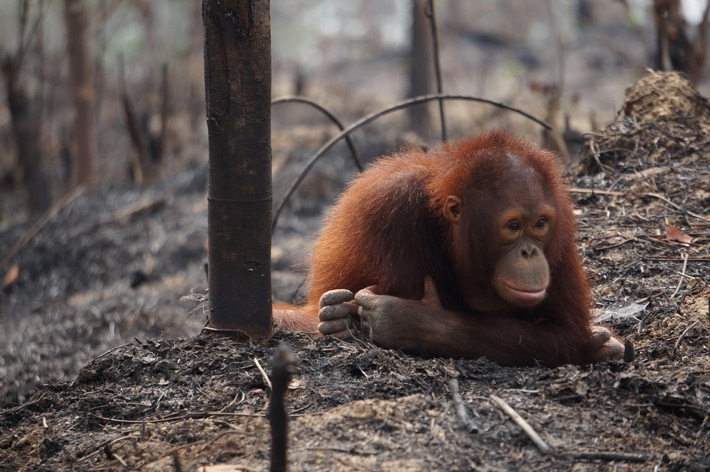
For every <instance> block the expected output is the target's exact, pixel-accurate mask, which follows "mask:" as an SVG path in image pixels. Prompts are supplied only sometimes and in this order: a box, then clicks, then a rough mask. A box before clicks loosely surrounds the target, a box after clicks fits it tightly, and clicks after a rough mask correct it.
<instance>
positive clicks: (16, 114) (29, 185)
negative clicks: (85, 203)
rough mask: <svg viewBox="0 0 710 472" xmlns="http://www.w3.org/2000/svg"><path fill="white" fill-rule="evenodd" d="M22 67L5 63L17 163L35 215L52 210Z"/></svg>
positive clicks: (7, 60)
mask: <svg viewBox="0 0 710 472" xmlns="http://www.w3.org/2000/svg"><path fill="white" fill-rule="evenodd" d="M20 64H21V62H20V59H19V58H17V57H15V58H13V57H9V56H8V57H5V58H3V61H2V73H3V76H4V77H5V86H6V90H7V103H8V108H9V109H10V117H11V119H12V132H13V135H14V138H15V146H16V147H17V159H18V161H19V162H20V164H21V168H22V174H23V180H24V183H25V188H26V189H27V206H28V209H29V211H30V212H31V213H36V212H42V211H45V210H46V209H48V208H49V205H50V203H51V198H50V195H49V188H48V182H47V177H46V175H45V172H44V167H43V165H42V152H41V150H40V146H39V142H40V141H39V126H38V124H39V116H38V113H37V110H36V108H35V107H34V106H33V104H32V101H31V100H30V99H29V98H28V97H27V93H26V92H25V90H24V89H23V88H22V86H21V85H20V83H19V74H20V67H21V66H20Z"/></svg>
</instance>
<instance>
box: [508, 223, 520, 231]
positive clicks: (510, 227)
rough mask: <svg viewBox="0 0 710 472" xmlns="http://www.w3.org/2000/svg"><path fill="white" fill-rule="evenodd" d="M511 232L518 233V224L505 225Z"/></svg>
mask: <svg viewBox="0 0 710 472" xmlns="http://www.w3.org/2000/svg"><path fill="white" fill-rule="evenodd" d="M506 226H507V227H508V229H509V230H511V231H520V223H519V222H517V221H511V222H510V223H508V224H507V225H506Z"/></svg>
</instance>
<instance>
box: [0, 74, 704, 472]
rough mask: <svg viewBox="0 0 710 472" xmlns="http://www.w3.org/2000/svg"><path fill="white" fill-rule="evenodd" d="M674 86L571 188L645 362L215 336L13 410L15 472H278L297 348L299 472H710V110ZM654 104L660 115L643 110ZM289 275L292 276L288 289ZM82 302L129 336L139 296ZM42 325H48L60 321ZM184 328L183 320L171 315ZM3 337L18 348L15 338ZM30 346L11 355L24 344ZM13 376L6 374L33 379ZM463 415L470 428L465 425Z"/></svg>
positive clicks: (123, 358) (596, 280) (163, 349)
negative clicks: (277, 379) (280, 423)
mask: <svg viewBox="0 0 710 472" xmlns="http://www.w3.org/2000/svg"><path fill="white" fill-rule="evenodd" d="M654 77H655V78H656V79H654V80H652V79H653V78H654ZM675 80H676V78H674V76H672V75H667V74H662V75H658V74H649V75H647V76H646V77H645V78H644V79H642V80H641V82H639V83H638V84H636V85H635V86H634V87H632V88H631V89H630V92H629V95H628V98H629V101H628V102H627V103H626V104H625V106H624V109H627V110H628V111H627V112H625V114H624V117H623V118H622V119H621V120H620V121H618V122H616V123H613V124H611V125H609V126H608V127H607V128H606V129H605V130H604V131H603V132H602V133H600V134H599V135H595V136H590V137H589V141H588V146H587V150H586V151H585V154H583V155H582V162H583V163H584V167H594V169H595V172H594V173H589V172H579V173H577V174H576V175H574V176H572V177H571V187H572V188H571V192H572V195H573V197H574V199H575V200H576V202H577V206H578V212H577V214H578V220H579V236H578V242H579V246H580V251H581V253H582V254H583V257H584V264H585V267H586V269H587V273H588V276H589V278H590V280H591V282H592V285H593V287H594V296H595V300H596V304H597V307H596V308H597V310H598V314H599V316H600V317H603V318H604V320H605V322H606V323H608V324H610V325H611V326H612V327H613V328H614V329H615V330H616V331H617V332H618V333H619V334H620V335H621V336H622V337H624V338H625V339H628V340H630V341H631V342H632V343H633V344H634V346H635V350H636V359H635V361H634V362H633V363H631V364H622V363H606V364H600V365H595V366H588V367H576V366H563V367H560V368H555V369H548V368H544V367H538V368H503V367H500V366H497V365H496V364H493V363H491V362H488V361H487V360H485V359H483V360H477V361H462V360H454V359H442V358H434V359H429V358H422V357H416V356H409V355H406V354H403V353H400V352H397V351H390V350H383V349H380V348H377V347H375V346H372V345H369V344H367V343H361V342H351V343H348V342H340V341H337V340H333V339H318V338H313V337H309V336H301V335H294V334H288V333H277V334H276V335H275V336H274V338H273V339H272V340H271V341H269V342H268V343H267V344H265V345H258V344H250V345H244V344H239V343H236V342H234V341H231V340H226V339H216V340H215V339H207V338H203V337H195V338H180V339H163V338H156V339H150V340H147V341H133V342H129V343H128V344H125V345H122V346H120V347H117V348H114V349H113V350H110V351H109V352H107V353H105V354H103V355H101V356H99V357H97V358H95V359H94V360H92V361H91V362H89V363H88V365H86V367H84V368H83V369H82V370H81V371H80V372H79V375H78V377H76V378H75V380H73V381H72V382H68V383H60V384H54V385H45V386H44V387H42V388H39V389H38V391H37V392H36V393H35V394H34V396H32V398H31V399H29V400H28V401H26V402H25V403H23V404H21V405H17V406H12V407H8V408H6V409H5V410H3V411H2V412H1V413H0V470H57V469H70V468H71V469H73V470H94V469H102V470H125V469H129V470H135V469H141V470H171V469H175V470H203V469H202V467H203V466H210V465H215V464H222V465H224V466H225V468H223V469H221V470H264V469H266V468H267V467H268V463H269V447H270V446H269V442H270V438H269V424H268V417H267V405H268V398H269V393H270V391H269V386H268V383H267V381H266V379H265V378H264V375H263V374H262V373H261V372H260V367H263V368H264V370H265V371H266V372H267V373H269V372H270V371H271V368H270V363H271V359H272V358H273V357H274V355H275V352H276V350H277V349H278V346H279V344H280V343H282V342H285V343H288V344H289V345H290V346H291V347H292V349H293V350H294V351H295V352H296V354H297V356H298V359H299V363H300V364H299V370H298V373H297V375H296V376H295V378H294V380H293V382H292V384H291V388H290V389H289V391H288V394H287V408H288V411H289V412H290V417H291V421H290V436H289V438H290V449H289V463H290V467H291V469H292V470H309V471H319V470H323V471H326V470H327V471H330V470H361V469H365V470H490V471H493V470H515V469H520V470H575V471H585V470H590V471H591V470H595V471H596V470H619V469H623V470H644V471H645V470H653V469H654V468H659V469H661V470H671V471H672V470H677V471H681V470H682V471H687V470H708V469H710V446H708V445H709V444H710V419H709V418H710V369H709V368H708V366H710V354H709V353H708V333H709V327H708V324H709V319H708V299H709V298H710V287H709V286H708V283H707V281H708V280H710V264H709V262H710V204H709V203H710V194H709V193H708V191H709V190H708V182H710V165H709V163H708V159H707V157H706V155H705V154H704V153H705V152H706V149H707V132H708V129H707V124H708V123H707V114H705V112H703V111H702V110H700V111H699V110H698V109H697V108H692V107H689V105H687V104H688V103H691V104H692V103H695V105H693V106H696V107H698V106H701V105H702V104H703V103H705V104H706V103H707V102H706V101H704V99H703V100H696V99H694V98H693V99H690V100H686V99H685V98H687V97H691V96H695V95H693V94H694V93H695V92H694V91H693V93H692V94H690V95H688V94H687V92H688V90H687V88H686V87H685V86H684V85H682V86H679V87H670V86H668V84H670V83H675V82H673V81H675ZM644 84H645V85H644ZM679 91H680V94H679ZM668 94H670V95H671V96H667V95H668ZM643 97H655V98H654V99H653V100H651V101H650V102H648V103H646V102H644V98H643ZM683 97H685V98H683ZM631 102H633V103H631ZM661 103H662V104H663V105H659V108H657V109H653V108H652V105H654V104H661ZM683 104H685V105H683ZM702 106H706V105H702ZM654 110H655V111H654ZM681 117H683V118H682V119H681ZM683 120H685V121H683ZM182 203H183V204H184V205H186V206H190V205H193V206H197V205H198V204H197V200H194V201H193V200H184V201H182ZM184 208H185V207H184V206H178V205H177V204H176V203H173V201H170V202H169V204H168V205H166V206H165V207H163V208H158V209H156V213H155V214H152V215H150V216H147V215H143V216H141V218H147V219H149V220H150V219H152V218H156V219H161V218H166V213H165V212H167V211H172V213H171V214H172V215H173V218H174V221H175V222H182V223H180V224H175V225H174V226H173V227H172V234H174V235H175V237H177V235H179V234H182V232H189V231H192V229H191V228H193V227H192V226H191V225H188V224H187V221H188V220H189V218H191V216H190V214H189V212H187V211H186V210H184ZM203 211H204V209H200V213H199V214H200V215H204V213H203ZM183 214H184V215H185V217H184V218H183V217H182V216H180V217H179V218H178V217H177V215H183ZM192 217H193V218H194V215H193V216H192ZM63 221H64V220H63V219H62V218H59V220H57V221H56V224H57V225H60V226H61V224H62V222H63ZM308 221H310V220H308ZM67 224H68V223H67ZM289 224H290V223H289V220H285V221H284V225H286V226H287V227H286V228H284V229H283V230H282V231H283V233H284V234H290V233H293V232H294V231H295V230H294V228H299V230H300V231H301V236H302V237H309V236H310V234H312V232H314V231H315V230H316V228H315V227H308V228H304V227H303V225H304V223H303V221H301V222H300V223H299V222H298V221H296V220H295V219H294V221H293V225H294V226H293V227H289V226H288V225H289ZM298 224H300V225H301V226H296V225H298ZM111 229H112V231H114V233H112V234H113V236H112V237H113V238H116V239H118V238H120V237H121V236H122V235H124V234H125V235H127V236H128V235H132V234H133V235H134V236H133V237H134V238H136V239H135V241H139V240H140V239H138V238H139V237H138V236H137V235H135V233H132V232H130V231H133V230H130V229H128V228H126V227H124V225H118V224H112V225H111ZM57 231H59V229H58V230H57ZM124 231H125V233H123V232H124ZM303 231H308V233H304V232H303ZM82 234H83V233H82ZM100 240H101V241H104V243H105V239H101V238H100ZM178 240H179V239H178ZM276 244H277V245H279V247H291V246H289V244H291V243H288V244H286V243H284V242H283V241H281V240H277V241H276ZM131 247H133V246H131ZM51 250H52V248H51V245H47V247H46V248H45V251H50V252H51ZM169 252H171V251H169ZM92 254H95V256H94V257H95V259H94V262H95V263H96V261H100V260H102V259H100V255H101V251H100V249H99V248H97V250H96V251H95V252H92ZM25 257H28V258H29V257H30V256H25ZM57 259H58V260H57V261H56V264H57V266H58V267H59V266H61V258H60V257H58V256H57ZM190 267H196V269H194V270H198V269H199V264H198V263H197V262H196V261H193V263H191V265H190ZM63 270H64V269H63ZM191 270H193V269H191ZM291 275H292V274H289V273H288V272H287V270H286V269H285V268H284V269H283V270H281V271H280V272H277V273H276V274H275V277H276V278H277V279H278V278H280V277H284V278H288V277H290V276H291ZM46 276H47V277H51V271H50V273H48V274H46ZM300 276H301V275H300V274H299V277H300ZM111 280H114V279H111V278H109V279H107V280H106V281H105V282H104V283H106V284H110V283H111ZM158 280H161V279H158ZM116 281H117V282H116V283H118V282H121V283H122V284H123V283H124V282H125V280H123V278H121V277H118V278H117V279H116ZM88 282H89V281H87V283H88ZM114 285H115V284H114ZM143 288H144V289H145V290H146V292H145V294H144V295H145V296H147V295H148V294H149V293H151V294H152V295H153V296H154V297H156V298H155V299H157V300H162V299H164V298H161V296H162V297H165V296H166V294H170V293H174V290H175V287H172V288H170V289H168V287H167V284H165V283H149V284H146V285H145V287H143ZM31 290H32V287H31V285H30V284H26V285H24V286H18V287H16V289H15V292H13V294H12V296H18V297H24V298H20V299H21V300H29V299H30V296H29V295H28V294H30V293H31ZM122 290H123V289H122ZM126 290H128V289H126ZM149 290H150V291H149ZM27 291H28V292H27ZM82 293H83V292H82V291H80V290H77V292H76V295H75V297H74V298H75V301H74V302H72V303H78V302H79V299H81V300H83V303H89V304H91V303H92V302H91V301H92V300H93V303H101V304H99V305H97V306H99V308H100V309H99V310H98V311H97V310H94V314H92V315H91V316H93V317H95V321H94V323H97V326H100V325H98V321H102V322H103V320H104V316H106V317H107V318H108V319H114V318H112V317H114V315H113V314H111V311H110V310H108V309H109V308H110V307H111V306H112V305H110V304H109V302H110V301H116V303H117V304H119V306H122V307H124V309H125V308H126V307H130V306H131V304H130V297H129V295H128V294H130V293H131V292H123V291H121V292H120V293H122V294H123V295H121V296H120V297H113V298H112V297H110V296H109V295H110V294H111V293H112V292H97V291H93V292H91V291H89V292H88V293H89V294H92V293H93V294H94V295H92V296H97V295H96V294H97V293H103V297H98V298H91V297H90V296H88V295H81V294H82ZM161 294H162V295H161ZM67 305H68V306H67ZM14 306H15V307H16V309H17V310H20V309H21V306H22V305H21V304H15V305H14ZM56 306H59V308H56ZM74 306H75V305H73V304H71V303H70V304H66V303H65V304H61V303H58V304H57V305H55V308H54V310H55V313H54V315H53V316H54V317H55V319H61V320H68V319H70V318H71V317H73V316H77V315H81V313H83V311H79V312H78V314H77V311H76V310H73V308H74ZM82 306H83V305H82ZM35 309H36V310H37V311H38V318H37V319H40V318H39V316H40V315H46V314H47V313H45V312H43V311H42V310H43V308H42V307H41V306H36V307H35ZM135 309H136V308H135V306H134V308H133V310H135ZM104 310H107V311H108V315H104V314H103V313H104ZM47 311H48V310H47ZM175 312H178V314H177V315H176V314H175ZM89 313H92V312H89ZM173 315H174V316H176V317H181V316H183V314H182V313H180V312H179V310H176V309H174V308H173ZM18 316H19V315H17V314H15V318H13V319H14V320H17V319H20V318H19V317H18ZM2 317H3V318H8V314H7V312H3V313H2ZM137 319H140V317H137ZM120 320H121V318H120V317H118V318H116V319H115V321H120ZM15 322H16V321H15ZM84 322H85V321H84ZM37 323H38V322H36V324H37ZM77 326H82V325H81V323H79V324H78V325H77ZM6 327H7V328H6ZM50 328H51V327H50ZM97 329H99V328H97ZM3 330H5V332H11V330H12V325H11V324H9V323H8V324H5V325H3ZM26 332H28V333H29V332H30V331H29V330H27V331H26ZM87 336H88V335H87ZM18 338H19V339H20V340H22V335H21V334H16V335H15V337H13V338H10V337H8V339H9V341H10V342H11V343H13V344H12V345H13V346H14V345H17V342H18V341H17V340H16V339H18ZM87 338H90V336H88V337H87ZM24 339H26V340H27V343H26V344H27V348H28V349H31V348H32V347H33V346H35V345H37V348H38V349H42V348H41V346H39V341H38V339H37V336H28V337H26V338H24ZM33 343H34V344H33ZM63 346H65V349H70V348H71V344H70V343H66V344H63ZM74 348H75V352H77V353H80V352H85V351H82V348H83V346H81V345H76V346H74ZM42 352H45V351H42ZM82 355H85V354H82ZM69 357H71V358H72V359H76V358H77V356H76V355H74V356H69ZM4 359H5V360H4V362H5V367H4V368H5V369H8V367H7V366H11V367H12V369H14V370H12V372H19V371H21V367H17V362H16V361H13V362H15V363H12V362H11V361H12V359H10V358H9V357H4ZM24 359H29V358H24ZM25 362H26V363H28V365H32V364H31V363H29V361H27V360H26V361H25ZM40 365H41V364H40ZM32 368H33V369H35V368H34V367H32ZM34 371H35V372H37V375H41V374H40V373H41V370H40V369H39V368H36V369H35V370H34ZM45 374H47V375H48V376H49V374H48V373H47V372H45ZM45 378H48V377H45ZM452 379H455V382H454V383H453V384H452V383H451V381H452ZM453 385H457V386H458V390H459V391H460V395H461V400H460V401H459V400H456V396H455V395H454V391H453V390H452V389H453V388H454V387H453ZM493 395H495V396H497V397H500V398H502V399H503V400H504V401H505V402H507V403H508V404H509V405H510V406H511V407H512V408H513V409H514V410H515V411H516V412H517V413H518V414H519V415H520V416H522V417H523V418H524V419H526V420H527V421H528V423H529V424H530V425H531V426H532V428H533V429H534V430H535V431H537V432H538V433H539V434H540V435H541V437H542V439H543V440H544V441H545V442H546V443H547V444H548V445H549V446H550V448H551V451H552V453H544V452H542V451H541V449H539V448H538V447H536V446H535V444H534V443H533V442H532V441H531V439H530V437H529V436H528V435H527V434H526V433H524V432H523V430H522V429H521V428H520V427H519V426H518V425H517V424H516V423H514V422H513V421H512V420H511V419H510V417H509V416H508V415H507V414H506V413H504V412H503V410H502V409H501V407H500V406H499V403H497V402H496V400H495V399H494V397H493ZM462 407H463V409H465V410H466V411H467V412H468V414H469V415H470V417H471V419H472V423H473V427H471V425H470V424H469V425H468V427H467V426H465V425H464V423H463V422H462V420H461V418H460V416H459V414H457V410H461V408H462ZM227 465H228V466H229V468H227ZM204 470H210V469H209V467H207V468H205V469H204ZM212 470H218V469H212Z"/></svg>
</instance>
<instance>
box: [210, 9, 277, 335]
mask: <svg viewBox="0 0 710 472" xmlns="http://www.w3.org/2000/svg"><path fill="white" fill-rule="evenodd" d="M202 18H203V22H204V26H205V94H206V100H207V129H208V132H209V154H210V158H209V159H210V164H209V190H208V230H207V231H208V243H209V255H208V262H209V293H210V320H209V323H208V329H211V330H215V331H223V332H231V331H235V332H236V331H241V332H243V333H246V334H247V335H249V336H251V337H254V338H263V337H266V336H269V335H270V334H271V330H272V314H271V205H272V195H271V146H270V141H271V107H270V103H271V25H270V17H269V0H259V1H255V0H203V2H202Z"/></svg>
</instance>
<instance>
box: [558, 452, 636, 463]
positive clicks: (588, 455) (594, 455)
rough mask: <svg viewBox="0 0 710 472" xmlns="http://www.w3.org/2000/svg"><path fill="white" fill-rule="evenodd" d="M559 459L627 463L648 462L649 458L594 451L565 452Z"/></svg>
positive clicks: (559, 455)
mask: <svg viewBox="0 0 710 472" xmlns="http://www.w3.org/2000/svg"><path fill="white" fill-rule="evenodd" d="M557 457H568V458H570V459H577V460H587V461H594V460H602V461H625V462H646V461H647V460H648V457H646V456H644V455H642V454H622V453H618V452H594V451H580V452H563V453H560V454H557Z"/></svg>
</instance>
